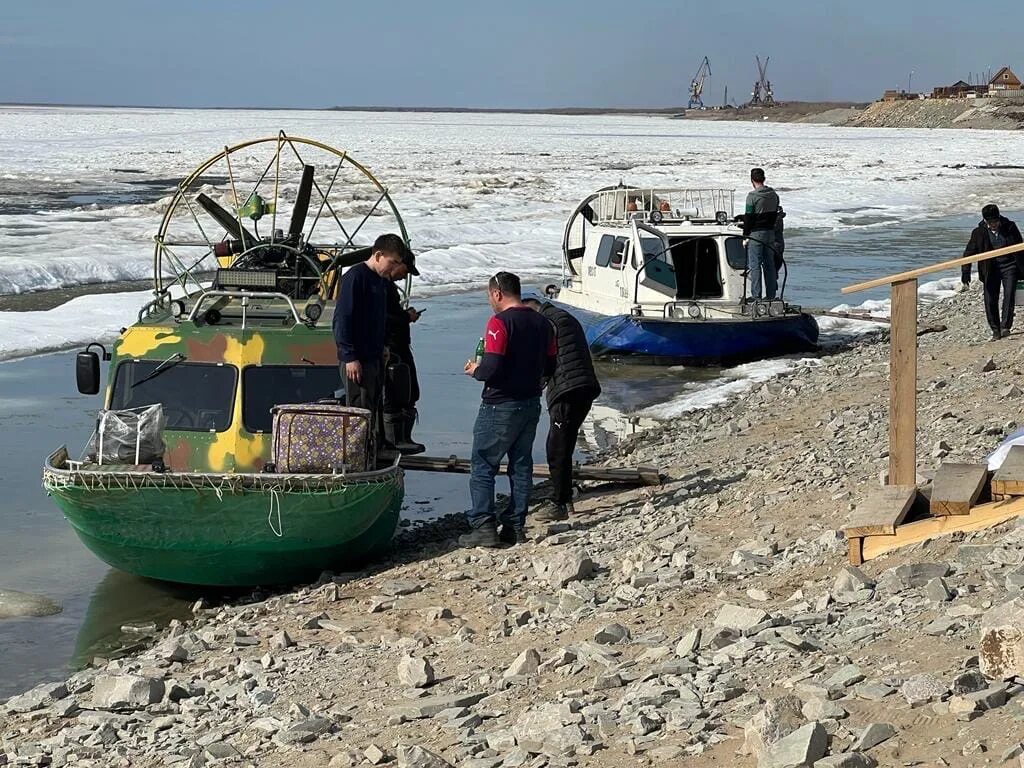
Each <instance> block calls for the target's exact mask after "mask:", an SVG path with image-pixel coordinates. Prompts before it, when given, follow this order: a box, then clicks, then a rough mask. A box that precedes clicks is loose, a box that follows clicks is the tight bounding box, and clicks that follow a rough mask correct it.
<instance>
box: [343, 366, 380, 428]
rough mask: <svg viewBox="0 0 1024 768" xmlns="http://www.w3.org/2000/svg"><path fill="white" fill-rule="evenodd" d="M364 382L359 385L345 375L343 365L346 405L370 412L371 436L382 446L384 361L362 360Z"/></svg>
mask: <svg viewBox="0 0 1024 768" xmlns="http://www.w3.org/2000/svg"><path fill="white" fill-rule="evenodd" d="M360 362H362V364H363V380H362V382H361V383H359V384H357V383H356V382H354V381H352V380H351V379H350V378H348V376H347V375H346V374H345V364H344V363H342V364H341V377H342V379H344V381H345V404H346V405H349V406H351V407H352V408H365V409H366V410H368V411H369V412H370V424H371V427H372V429H371V435H372V437H373V439H374V441H375V444H376V445H378V446H379V445H381V442H382V441H381V440H380V439H379V438H380V436H381V435H382V434H383V429H384V427H383V421H382V419H381V397H382V395H383V392H384V361H383V360H369V361H366V360H362V361H360Z"/></svg>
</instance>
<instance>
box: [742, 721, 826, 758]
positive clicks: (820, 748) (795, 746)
mask: <svg viewBox="0 0 1024 768" xmlns="http://www.w3.org/2000/svg"><path fill="white" fill-rule="evenodd" d="M827 751H828V733H827V732H826V731H825V727H824V726H823V725H822V724H821V723H808V724H807V725H804V726H801V727H800V728H797V729H796V730H795V731H793V732H792V733H791V734H789V735H788V736H784V737H782V738H781V739H779V740H778V741H777V742H776V743H775V744H773V745H772V746H771V747H770V748H769V749H768V753H767V754H766V755H765V756H764V757H762V758H761V759H760V760H758V762H757V766H758V768H802V767H803V766H810V765H813V764H814V763H815V761H817V760H820V759H821V758H823V757H824V756H825V753H826V752H827Z"/></svg>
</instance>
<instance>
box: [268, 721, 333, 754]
mask: <svg viewBox="0 0 1024 768" xmlns="http://www.w3.org/2000/svg"><path fill="white" fill-rule="evenodd" d="M331 726H332V722H331V721H330V720H328V719H327V718H326V717H319V716H317V715H314V716H312V717H306V718H303V719H302V720H299V721H298V722H295V723H292V724H291V725H289V726H288V727H287V728H285V729H283V730H281V731H278V733H277V734H275V735H274V741H275V742H276V743H278V744H280V745H282V746H287V745H292V744H308V743H309V742H311V741H316V739H317V738H319V737H320V736H321V735H323V734H325V733H327V732H328V731H330V730H331Z"/></svg>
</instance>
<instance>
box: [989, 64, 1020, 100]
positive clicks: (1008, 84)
mask: <svg viewBox="0 0 1024 768" xmlns="http://www.w3.org/2000/svg"><path fill="white" fill-rule="evenodd" d="M1019 90H1021V82H1020V78H1019V77H1017V76H1016V75H1015V74H1013V70H1011V69H1010V68H1009V67H1003V68H1002V69H1000V70H999V71H998V72H996V73H995V75H994V76H993V77H992V79H991V80H989V81H988V92H989V93H991V94H993V95H1000V94H1001V93H1002V92H1003V91H1019Z"/></svg>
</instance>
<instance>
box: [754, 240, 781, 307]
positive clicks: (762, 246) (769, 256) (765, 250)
mask: <svg viewBox="0 0 1024 768" xmlns="http://www.w3.org/2000/svg"><path fill="white" fill-rule="evenodd" d="M762 240H763V241H764V242H761V241H762ZM774 245H775V233H774V232H772V231H771V230H767V229H766V230H757V231H755V232H751V233H750V239H749V240H747V280H749V281H750V297H751V298H752V299H760V298H761V273H762V272H763V273H764V297H765V298H766V299H774V298H775V294H776V293H777V292H778V290H779V284H778V279H777V277H776V273H775V253H774V251H773V250H772V249H771V247H770V246H774Z"/></svg>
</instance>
